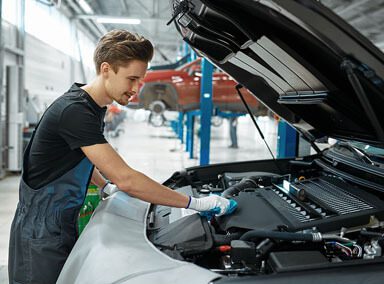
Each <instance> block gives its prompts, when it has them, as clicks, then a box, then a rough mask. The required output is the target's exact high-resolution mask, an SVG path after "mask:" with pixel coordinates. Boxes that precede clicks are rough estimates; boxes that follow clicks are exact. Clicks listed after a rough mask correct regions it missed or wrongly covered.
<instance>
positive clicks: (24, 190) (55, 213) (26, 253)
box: [8, 125, 93, 284]
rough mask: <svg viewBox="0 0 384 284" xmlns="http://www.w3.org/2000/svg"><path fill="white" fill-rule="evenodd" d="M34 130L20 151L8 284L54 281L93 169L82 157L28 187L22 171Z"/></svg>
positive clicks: (67, 250) (74, 234)
mask: <svg viewBox="0 0 384 284" xmlns="http://www.w3.org/2000/svg"><path fill="white" fill-rule="evenodd" d="M38 126H39V125H37V127H36V129H37V128H38ZM36 129H35V132H36ZM35 132H34V133H33V135H32V138H31V141H30V142H29V144H28V147H27V149H26V150H25V153H24V161H23V174H22V176H21V181H20V187H19V203H18V205H17V209H16V213H15V217H14V219H13V222H12V227H11V237H10V243H9V260H8V272H9V283H12V284H15V283H23V284H24V283H39V284H45V283H49V284H52V283H56V280H57V278H58V277H59V274H60V271H61V269H62V267H63V265H64V263H65V261H66V259H67V257H68V255H69V253H70V252H71V249H72V248H73V246H74V244H75V242H76V238H77V217H78V214H79V210H80V208H81V206H82V204H83V202H84V199H85V195H86V190H87V187H88V184H89V181H90V177H91V174H92V171H93V165H92V164H91V162H90V161H89V160H88V158H86V157H85V158H84V159H82V160H81V161H80V162H79V163H78V164H77V165H76V166H75V167H74V168H72V169H71V170H69V171H68V172H66V173H65V174H64V175H63V176H61V177H59V178H57V179H56V180H54V181H52V182H50V183H49V184H47V185H45V186H43V187H41V188H38V189H33V188H31V187H29V186H28V184H27V183H26V182H25V180H26V179H25V173H26V168H27V163H28V156H29V151H30V148H31V144H32V141H33V138H34V136H35Z"/></svg>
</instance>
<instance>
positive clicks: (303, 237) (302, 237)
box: [240, 230, 322, 242]
mask: <svg viewBox="0 0 384 284" xmlns="http://www.w3.org/2000/svg"><path fill="white" fill-rule="evenodd" d="M255 238H270V239H277V240H286V241H311V242H320V241H321V240H322V236H321V234H320V233H310V234H301V233H289V232H277V231H266V230H252V231H249V232H246V233H245V234H244V235H242V236H241V238H240V240H242V241H248V240H251V239H255Z"/></svg>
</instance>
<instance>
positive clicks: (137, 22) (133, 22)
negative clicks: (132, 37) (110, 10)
mask: <svg viewBox="0 0 384 284" xmlns="http://www.w3.org/2000/svg"><path fill="white" fill-rule="evenodd" d="M96 21H97V22H98V23H104V24H127V25H140V23H141V20H140V19H129V18H116V17H98V18H97V19H96Z"/></svg>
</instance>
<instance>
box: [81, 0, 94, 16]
mask: <svg viewBox="0 0 384 284" xmlns="http://www.w3.org/2000/svg"><path fill="white" fill-rule="evenodd" d="M77 3H79V5H80V7H81V9H83V11H84V12H85V13H87V14H93V10H92V8H91V7H90V6H89V4H88V3H87V2H85V0H77Z"/></svg>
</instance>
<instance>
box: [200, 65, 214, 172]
mask: <svg viewBox="0 0 384 284" xmlns="http://www.w3.org/2000/svg"><path fill="white" fill-rule="evenodd" d="M201 71H202V76H201V89H200V113H201V118H200V123H201V126H200V165H201V166H204V165H208V164H209V150H210V140H211V118H212V110H213V102H212V90H213V89H212V74H213V65H212V64H211V63H210V62H209V61H208V60H207V59H205V58H203V59H202V61H201Z"/></svg>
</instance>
